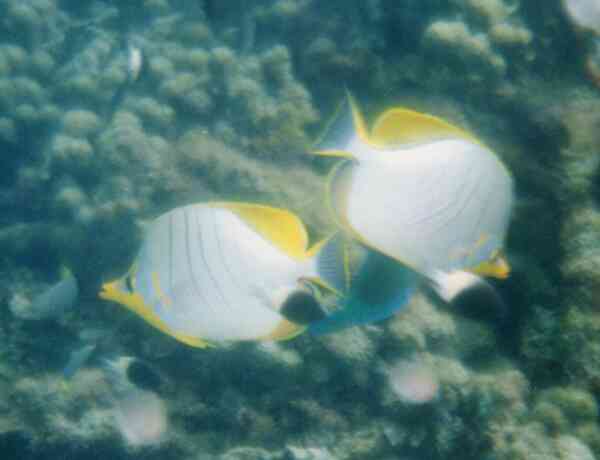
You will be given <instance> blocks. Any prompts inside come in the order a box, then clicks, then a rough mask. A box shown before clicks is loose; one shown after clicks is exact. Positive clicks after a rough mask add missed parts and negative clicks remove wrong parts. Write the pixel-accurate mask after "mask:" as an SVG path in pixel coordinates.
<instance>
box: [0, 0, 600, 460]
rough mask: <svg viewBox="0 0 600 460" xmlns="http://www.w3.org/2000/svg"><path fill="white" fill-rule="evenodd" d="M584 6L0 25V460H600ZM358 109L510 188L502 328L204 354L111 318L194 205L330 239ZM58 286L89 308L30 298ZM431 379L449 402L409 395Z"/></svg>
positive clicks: (350, 0) (595, 184) (196, 5)
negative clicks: (121, 395) (105, 288)
mask: <svg viewBox="0 0 600 460" xmlns="http://www.w3.org/2000/svg"><path fill="white" fill-rule="evenodd" d="M225 3H226V5H225ZM572 4H574V3H573V2H559V1H555V2H548V4H547V5H546V4H544V8H540V7H539V5H538V4H537V3H536V2H525V1H508V0H452V1H450V2H439V1H437V0H409V1H403V2H397V1H394V0H368V1H362V0H336V1H330V2H317V1H316V0H278V1H276V0H266V1H262V2H252V1H250V0H231V1H229V2H218V1H212V0H204V1H201V2H183V1H182V0H139V1H132V2H106V1H100V0H98V1H92V2H74V1H61V2H59V1H53V0H30V1H28V2H22V1H17V0H4V1H3V2H0V5H1V6H2V11H3V17H2V21H0V148H2V152H3V171H4V173H3V175H2V179H1V180H0V208H1V209H2V211H3V219H4V220H3V226H2V228H0V247H1V249H2V255H3V257H2V259H1V261H0V275H1V278H0V279H1V282H0V295H1V297H2V300H3V302H4V305H5V312H4V313H5V314H3V315H2V318H1V319H0V343H2V344H3V345H2V348H1V349H0V357H1V358H2V359H1V360H0V451H2V452H3V453H6V455H7V458H36V459H37V458H40V459H41V458H55V457H58V456H59V454H60V455H63V456H64V455H68V456H69V458H74V459H78V458H82V459H83V458H90V457H91V456H92V455H93V456H98V455H102V456H103V457H106V458H139V455H140V452H142V453H143V455H144V457H146V456H147V457H148V458H161V459H164V458H183V459H189V460H201V459H202V460H205V459H211V460H213V459H214V460H225V459H227V460H242V459H245V460H247V459H261V460H263V459H273V460H275V459H277V460H279V459H281V460H284V459H297V460H326V459H340V460H345V459H347V460H355V459H361V460H363V459H365V460H368V459H383V460H387V459H390V460H391V459H392V458H402V459H418V458H430V459H434V460H435V459H438V460H442V459H446V458H461V459H465V460H480V459H485V460H504V459H506V460H509V459H510V460H515V459H517V460H518V459H528V460H530V459H534V460H535V459H544V460H553V459H556V460H559V459H560V460H565V459H568V460H571V459H572V460H589V459H593V458H596V457H598V456H600V429H599V428H598V407H597V399H598V398H599V397H600V334H599V331H600V316H599V313H598V308H597V307H598V299H599V298H600V243H599V241H600V238H599V236H598V235H600V155H598V149H599V148H600V135H599V134H598V133H600V129H599V128H600V115H599V114H600V94H599V93H598V90H597V87H594V86H593V84H594V83H596V84H597V81H598V78H597V77H598V75H600V72H598V70H597V68H600V65H598V63H597V62H596V61H598V56H600V52H599V51H598V43H599V42H598V39H597V37H593V36H592V33H591V32H590V31H589V30H581V27H579V26H578V24H579V23H580V22H581V20H580V19H578V18H579V16H577V15H574V14H573V13H572V12H570V11H571V10H569V8H570V7H571V6H573V5H572ZM565 5H567V6H565ZM569 13H570V15H569ZM578 21H579V22H578ZM586 24H587V23H585V22H584V23H582V24H579V25H583V26H584V27H583V28H584V29H589V28H590V27H589V24H587V25H586ZM132 48H134V49H137V50H139V51H140V52H141V53H142V56H143V59H142V63H143V65H142V67H141V70H140V73H139V75H135V76H133V75H131V67H130V65H129V59H130V53H131V51H130V50H131V49H132ZM590 77H591V80H590ZM344 88H347V89H349V90H350V91H352V92H353V93H354V94H355V95H356V96H357V99H358V100H360V101H361V105H363V106H364V108H365V112H366V114H367V115H368V116H369V115H372V114H375V113H377V112H379V111H380V110H381V109H382V108H385V107H389V106H391V105H397V104H401V105H406V106H410V107H412V108H415V109H417V110H422V111H425V112H430V113H435V114H436V115H439V116H442V117H444V118H446V119H448V120H450V121H452V122H454V123H457V124H459V125H461V126H463V127H465V128H466V129H469V130H471V131H472V132H473V133H475V134H476V135H477V136H478V137H479V138H480V139H481V141H482V142H484V143H486V144H488V145H489V146H490V147H491V148H492V149H493V150H494V151H496V152H498V155H499V156H500V157H501V159H502V161H503V162H504V163H506V164H507V165H508V167H509V169H510V171H511V172H512V174H513V176H514V179H515V183H516V191H517V204H516V207H515V210H514V215H513V221H512V224H511V232H510V235H509V238H508V242H507V247H506V253H507V256H508V259H509V260H510V262H511V264H512V268H513V273H512V275H511V278H510V279H509V280H508V281H506V282H504V283H497V284H496V287H497V288H498V290H499V292H500V294H501V295H502V296H503V298H504V299H505V301H506V311H490V310H489V309H486V307H485V306H483V307H482V308H481V309H480V310H478V311H454V310H452V309H451V308H450V307H447V306H444V305H442V304H441V303H440V302H438V301H437V300H435V299H433V298H432V297H431V296H429V295H425V294H420V295H418V296H416V297H415V298H414V299H413V300H412V301H411V303H410V304H409V305H408V306H407V307H406V308H405V309H404V310H403V311H401V312H400V313H399V314H398V315H397V316H396V317H394V318H393V319H390V320H388V321H386V322H383V323H381V324H375V325H369V326H366V327H361V328H355V329H351V330H347V331H344V332H341V333H339V334H334V335H331V336H326V337H322V338H313V337H305V336H300V337H298V338H297V339H295V340H294V341H290V342H284V343H277V344H270V343H265V344H237V345H231V346H227V347H223V348H218V349H209V350H203V351H198V350H194V349H189V348H186V347H184V346H181V345H179V344H178V343H176V342H174V341H173V340H172V339H170V338H169V337H166V336H164V335H161V334H160V332H158V331H156V330H155V329H152V328H150V327H149V326H148V325H146V324H145V323H143V322H142V321H139V320H138V319H137V318H134V317H133V316H132V315H130V314H129V313H127V312H126V311H124V310H123V309H121V308H120V307H118V306H116V305H112V304H108V303H103V302H100V301H99V300H98V299H97V298H96V292H97V288H98V286H99V284H100V283H101V282H102V281H104V280H106V279H110V278H111V277H112V276H113V275H116V274H122V273H123V272H124V271H125V270H126V269H127V268H128V266H129V264H130V263H131V260H132V258H133V255H134V254H135V253H136V251H137V249H138V245H139V243H140V239H141V235H142V234H143V231H144V226H145V223H146V222H147V221H148V220H150V219H152V218H154V217H156V216H157V215H159V214H161V213H162V212H164V211H166V210H168V209H170V208H172V207H174V206H178V205H182V204H186V203H190V202H195V201H201V200H209V199H219V200H245V201H260V202H265V203H269V204H273V205H275V206H280V207H285V208H289V209H291V210H292V211H293V212H295V213H297V214H298V215H300V216H301V217H302V219H303V220H304V221H305V222H306V223H307V225H308V227H309V230H310V233H311V239H314V240H316V239H318V238H319V237H322V236H325V235H328V234H329V233H330V232H331V231H332V229H333V224H332V222H331V218H330V216H329V214H328V212H327V210H326V209H324V206H322V201H323V193H324V179H325V174H326V172H327V170H328V169H329V167H330V166H331V164H332V163H331V162H327V160H323V161H320V160H316V159H315V158H314V157H311V156H310V155H308V154H307V150H309V149H310V142H311V140H312V139H314V138H316V137H317V135H318V130H319V129H320V128H321V127H322V125H323V124H324V123H325V121H326V119H327V118H328V116H329V115H330V114H332V113H333V112H334V110H335V107H336V104H337V102H339V100H340V98H341V97H342V95H343V92H344ZM61 266H68V267H69V268H71V270H72V271H73V273H74V274H75V275H76V276H77V279H78V281H79V284H80V292H81V295H80V301H79V302H78V303H77V305H75V306H74V307H73V308H72V309H70V310H69V311H64V312H62V314H60V315H58V316H52V315H40V314H37V313H36V312H35V311H34V310H32V300H33V299H35V298H36V297H37V296H38V295H39V294H40V293H43V292H45V291H46V290H47V289H48V288H49V287H51V286H53V285H54V284H55V283H56V282H57V280H58V279H59V278H60V274H59V272H60V269H61ZM89 343H95V344H96V348H95V349H94V352H93V353H92V354H91V356H90V359H89V361H88V362H87V363H86V364H85V365H84V368H83V369H82V370H81V371H79V372H78V373H76V374H75V375H74V376H73V377H72V378H70V379H69V378H66V377H68V376H65V375H64V373H63V370H64V368H65V366H66V365H67V362H68V360H69V356H70V355H71V353H72V352H73V351H77V350H79V349H82V348H83V347H85V346H86V344H89ZM120 355H125V356H136V357H138V358H140V359H142V360H144V361H145V362H147V363H150V364H151V365H152V366H153V368H154V369H156V370H157V372H158V373H159V374H160V376H161V380H162V384H161V385H160V386H159V388H157V389H156V393H155V394H154V396H152V398H153V401H154V403H153V404H156V407H159V408H160V409H161V411H162V408H163V407H164V408H165V409H166V412H167V414H168V426H167V427H166V428H165V427H164V426H163V425H160V428H161V433H162V431H163V429H164V431H165V436H164V439H162V438H161V442H160V443H159V444H158V445H156V446H153V447H152V448H148V450H144V449H146V448H145V447H144V446H135V445H134V444H135V442H129V443H128V442H127V438H124V437H123V436H122V433H123V425H122V424H123V422H122V420H123V419H122V418H121V419H117V418H116V417H115V411H114V410H113V409H112V404H113V402H114V394H113V393H112V390H111V385H110V382H109V381H108V380H107V378H106V375H105V373H103V372H102V371H101V370H100V369H101V368H102V363H103V360H104V359H107V358H113V357H115V356H120ZM415 363H418V364H419V366H423V367H420V368H419V369H426V370H427V372H421V373H420V374H419V375H418V377H419V378H422V379H425V383H427V384H428V385H430V387H429V389H430V390H431V391H429V392H425V393H422V392H421V393H419V392H417V393H415V392H414V391H417V390H418V391H421V390H423V386H424V384H423V383H421V384H417V387H416V390H415V387H414V382H415V380H414V379H412V377H413V376H411V375H408V376H407V372H408V371H410V370H413V369H415V367H414V364H415ZM411 366H413V367H411ZM398 370H400V371H401V372H400V371H398ZM411 379H412V380H411ZM417 380H418V379H417ZM399 385H400V386H399ZM413 390H414V391H413ZM434 390H435V391H434ZM140 391H142V390H140ZM144 391H145V390H144ZM411 392H412V393H411ZM407 395H409V396H410V395H413V396H415V395H416V396H415V397H416V398H417V400H416V402H415V398H412V399H411V397H407ZM156 401H159V402H156ZM120 420H121V421H120ZM161 420H162V419H161ZM165 420H167V418H165ZM161 423H162V422H161ZM135 439H138V438H135ZM99 452H100V454H99Z"/></svg>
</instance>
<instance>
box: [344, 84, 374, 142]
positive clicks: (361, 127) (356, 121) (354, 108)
mask: <svg viewBox="0 0 600 460" xmlns="http://www.w3.org/2000/svg"><path fill="white" fill-rule="evenodd" d="M346 99H347V100H348V105H349V106H350V112H351V113H352V123H353V125H354V130H355V132H356V134H357V136H358V137H359V138H361V139H362V140H363V141H365V142H366V141H368V140H369V135H368V131H367V124H366V123H365V119H364V117H363V115H362V113H361V111H360V109H359V108H358V104H357V103H356V100H355V99H354V96H352V94H350V91H348V90H346Z"/></svg>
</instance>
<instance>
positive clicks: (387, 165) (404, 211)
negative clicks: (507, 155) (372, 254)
mask: <svg viewBox="0 0 600 460" xmlns="http://www.w3.org/2000/svg"><path fill="white" fill-rule="evenodd" d="M339 174H341V176H342V177H341V180H343V181H345V183H346V185H345V186H344V191H343V193H344V194H345V198H341V200H342V201H343V208H342V209H339V208H337V207H336V208H337V209H338V212H339V213H340V214H341V215H342V216H343V217H342V219H345V221H346V223H347V224H348V225H349V226H350V228H352V230H353V231H354V232H355V233H356V234H358V235H360V239H361V240H362V241H364V242H366V243H367V245H369V246H371V247H373V248H375V249H377V250H379V251H381V252H383V253H384V254H387V255H389V256H391V257H393V258H395V259H397V260H399V261H401V262H403V263H405V264H406V265H408V266H410V267H412V268H413V269H415V270H417V271H419V272H421V273H429V272H431V271H433V270H442V271H450V270H455V269H460V268H467V267H475V266H477V265H479V264H480V263H482V262H485V261H487V260H488V259H490V258H491V257H492V256H493V254H494V253H495V251H497V250H498V249H499V248H500V247H501V245H502V243H503V240H504V235H505V233H506V230H507V226H508V217H509V213H510V207H511V201H512V186H511V179H510V176H509V175H508V173H507V172H506V170H505V169H504V167H503V166H502V165H501V164H500V163H499V161H498V160H497V159H496V158H495V157H494V156H493V155H492V154H490V153H489V152H486V151H485V150H484V148H483V147H482V146H480V145H477V144H474V143H470V142H468V141H465V140H460V139H450V140H440V141H436V142H430V143H427V144H422V145H415V146H410V147H407V148H402V149H398V150H397V151H381V152H373V154H372V155H362V156H361V159H360V160H359V161H358V162H357V163H350V164H347V165H346V166H344V165H342V166H341V167H340V169H339V171H338V175H339ZM343 176H346V177H343ZM337 179H338V180H339V176H338V177H337ZM333 180H334V181H336V176H333ZM332 188H333V189H335V188H336V185H335V183H334V184H333V186H332Z"/></svg>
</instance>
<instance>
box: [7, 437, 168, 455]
mask: <svg viewBox="0 0 600 460" xmlns="http://www.w3.org/2000/svg"><path fill="white" fill-rule="evenodd" d="M0 452H2V458H18V459H19V460H55V459H58V458H60V459H64V460H88V459H90V458H110V459H113V460H135V459H142V458H143V459H145V460H159V459H164V458H168V457H169V456H170V455H173V454H174V453H173V452H172V449H169V452H167V447H165V448H163V449H155V450H152V451H142V452H140V453H138V454H132V453H130V452H127V451H126V450H125V449H123V448H122V446H121V445H120V444H119V443H118V442H113V443H111V444H109V443H108V442H102V443H95V444H90V445H86V446H79V447H77V446H74V445H73V444H52V445H33V444H32V443H31V442H30V440H29V439H28V438H27V437H26V436H25V435H23V434H22V433H20V432H18V431H13V432H10V433H4V434H3V435H1V436H0ZM175 457H177V456H176V455H175ZM175 457H174V458H175Z"/></svg>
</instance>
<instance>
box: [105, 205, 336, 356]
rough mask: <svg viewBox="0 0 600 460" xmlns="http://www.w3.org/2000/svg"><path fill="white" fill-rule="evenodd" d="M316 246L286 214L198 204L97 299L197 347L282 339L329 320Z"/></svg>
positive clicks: (156, 232)
mask: <svg viewBox="0 0 600 460" xmlns="http://www.w3.org/2000/svg"><path fill="white" fill-rule="evenodd" d="M318 248H319V244H317V245H315V246H313V247H312V248H310V249H309V247H308V236H307V232H306V229H305V227H304V224H303V223H302V221H301V220H300V219H299V218H298V217H297V216H295V215H294V214H292V213H291V212H289V211H286V210H283V209H278V208H273V207H270V206H264V205H259V204H250V203H233V202H219V203H201V204H192V205H188V206H184V207H180V208H176V209H173V210H171V211H169V212H167V213H166V214H164V215H162V216H160V217H158V218H157V219H156V220H155V221H154V222H153V223H151V224H150V226H149V230H148V232H147V235H146V237H145V239H144V241H143V243H142V246H141V249H140V251H139V254H138V256H137V258H136V260H135V262H134V264H133V266H132V267H131V269H130V270H129V271H128V273H127V274H126V275H125V276H123V277H122V278H120V279H117V280H115V281H112V282H109V283H107V284H105V285H103V286H102V290H101V292H100V297H101V298H103V299H107V300H112V301H115V302H118V303H120V304H122V305H124V306H125V307H127V308H128V309H130V310H132V311H133V312H135V313H137V314H138V315H139V316H141V317H142V318H143V319H145V320H146V321H147V322H148V323H150V324H151V325H152V326H154V327H156V328H158V329H159V330H161V331H162V332H164V333H166V334H169V335H171V336H172V337H174V338H175V339H177V340H179V341H181V342H183V343H186V344H188V345H191V346H195V347H207V346H210V345H215V344H217V343H220V342H229V341H238V340H285V339H288V338H292V337H294V336H296V335H298V334H300V333H301V332H303V331H304V330H305V329H306V326H307V324H308V323H310V322H313V321H316V320H318V319H321V318H322V317H323V316H324V314H325V313H324V312H323V310H322V309H321V307H320V305H319V302H318V301H317V299H316V297H315V295H313V288H312V287H310V286H309V285H311V284H312V283H311V281H310V280H317V279H318V278H319V275H318V264H317V258H316V253H317V252H318Z"/></svg>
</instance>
